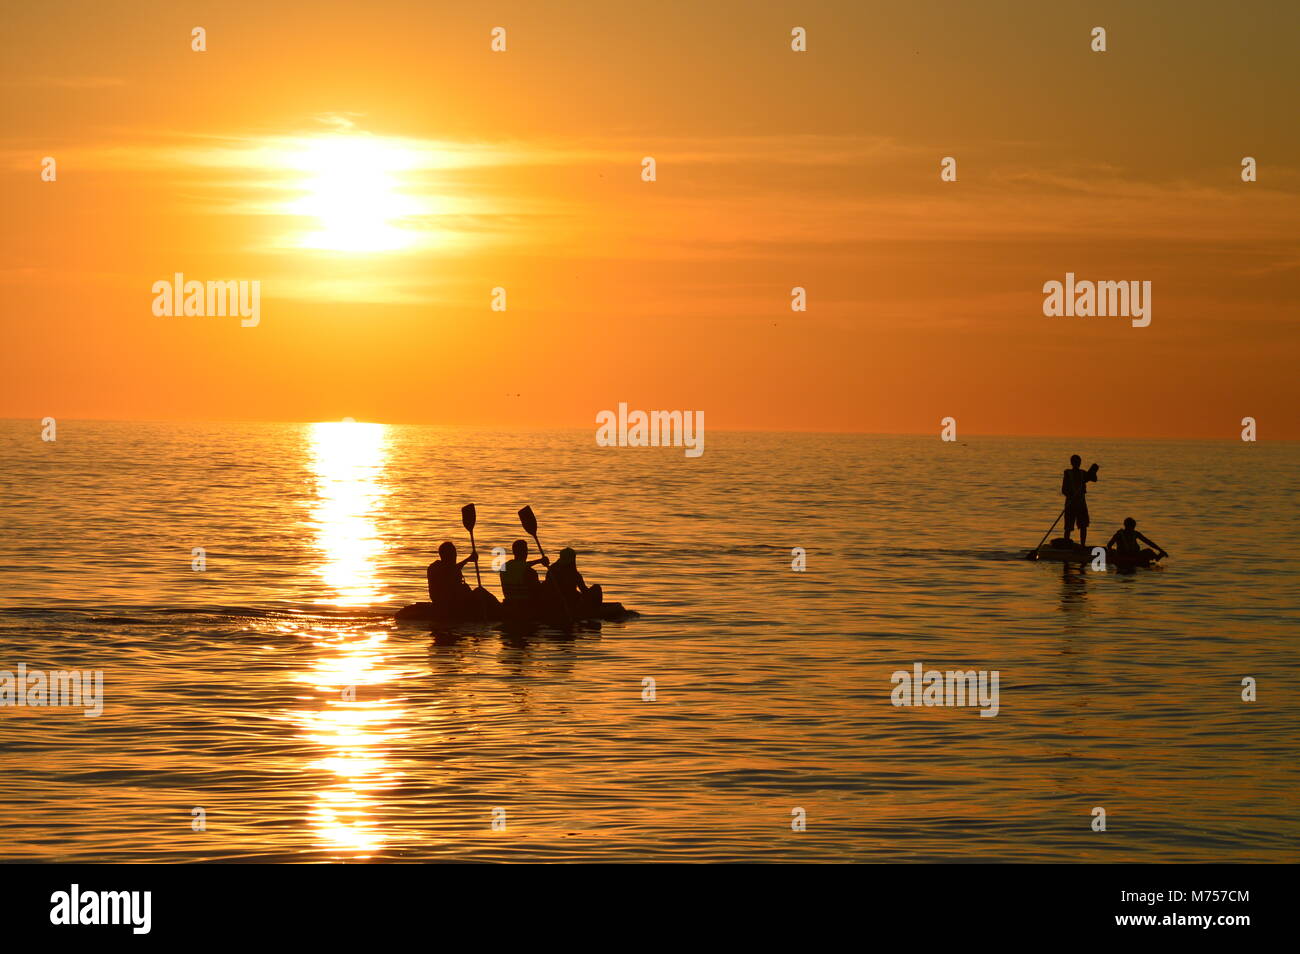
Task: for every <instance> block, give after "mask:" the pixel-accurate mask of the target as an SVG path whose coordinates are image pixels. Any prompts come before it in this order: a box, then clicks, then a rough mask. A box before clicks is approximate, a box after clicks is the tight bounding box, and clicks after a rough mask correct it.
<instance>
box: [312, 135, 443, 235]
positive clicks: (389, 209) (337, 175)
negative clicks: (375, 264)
mask: <svg viewBox="0 0 1300 954" xmlns="http://www.w3.org/2000/svg"><path fill="white" fill-rule="evenodd" d="M294 161H295V165H297V167H298V168H300V169H301V170H302V171H303V173H304V174H305V175H306V176H307V178H306V180H305V181H304V182H303V184H302V188H303V190H304V191H305V193H306V194H305V195H303V196H302V197H301V198H299V199H297V200H295V201H294V202H293V203H292V204H291V205H290V207H289V211H290V212H292V213H293V214H295V215H306V216H311V217H313V218H315V219H316V220H317V222H318V223H319V225H320V228H319V229H318V230H316V231H312V232H309V233H308V234H306V235H305V236H303V238H302V241H301V242H300V243H299V244H300V245H301V247H302V248H315V249H328V250H333V251H345V252H388V251H394V250H397V249H402V248H406V247H407V246H409V245H411V244H412V243H413V242H414V241H415V238H416V233H415V232H413V231H411V230H409V229H405V228H403V227H402V220H403V219H404V218H405V217H407V216H413V215H417V214H419V213H420V212H421V209H420V206H419V203H418V202H417V200H416V199H415V198H413V197H412V196H410V195H409V194H407V193H406V192H404V190H403V183H402V173H404V172H407V171H409V170H410V169H412V168H414V167H415V166H416V165H417V160H416V157H415V156H414V155H413V154H412V153H411V152H410V151H409V150H406V149H403V148H402V147H400V146H397V145H393V144H390V143H386V142H384V141H382V140H374V139H369V138H366V137H363V136H329V137H321V138H319V139H314V140H311V141H309V142H308V143H306V144H305V145H304V147H303V149H302V151H301V152H300V153H298V154H297V155H296V156H295V157H294Z"/></svg>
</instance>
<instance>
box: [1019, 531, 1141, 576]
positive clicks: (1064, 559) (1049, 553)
mask: <svg viewBox="0 0 1300 954" xmlns="http://www.w3.org/2000/svg"><path fill="white" fill-rule="evenodd" d="M1092 551H1093V548H1092V547H1085V546H1080V545H1079V544H1077V543H1073V542H1071V541H1067V540H1065V539H1064V538H1061V537H1058V538H1057V539H1055V540H1053V541H1052V542H1051V543H1050V544H1048V545H1047V546H1045V547H1039V548H1038V549H1037V550H1026V551H1025V559H1026V560H1049V561H1052V562H1054V563H1091V562H1092V561H1093V559H1094V557H1095V554H1094V553H1093V552H1092ZM1154 562H1155V561H1154V560H1153V559H1152V554H1150V553H1135V554H1127V553H1116V552H1115V551H1114V550H1107V551H1106V565H1107V566H1115V567H1119V568H1120V569H1128V568H1131V567H1135V566H1151V564H1152V563H1154Z"/></svg>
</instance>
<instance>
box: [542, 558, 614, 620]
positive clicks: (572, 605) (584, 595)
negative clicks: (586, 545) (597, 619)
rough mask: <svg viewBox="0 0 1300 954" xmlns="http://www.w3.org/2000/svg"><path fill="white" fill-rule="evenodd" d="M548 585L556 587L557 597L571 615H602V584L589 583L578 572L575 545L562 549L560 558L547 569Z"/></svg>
mask: <svg viewBox="0 0 1300 954" xmlns="http://www.w3.org/2000/svg"><path fill="white" fill-rule="evenodd" d="M546 585H547V586H549V587H552V588H553V589H554V591H555V596H556V598H558V599H559V600H560V602H561V603H562V604H563V605H564V607H565V609H567V610H568V611H569V614H570V615H571V616H573V617H575V618H577V619H583V618H585V617H588V616H599V615H600V607H601V604H602V603H604V601H605V599H604V595H603V593H602V592H601V588H600V584H599V583H597V584H596V585H595V586H588V585H587V582H586V580H584V579H583V578H582V574H581V573H579V572H578V551H577V550H575V549H573V547H565V548H564V549H563V550H561V551H560V558H559V559H558V560H556V561H555V562H554V563H552V564H551V566H550V568H549V569H548V570H547V571H546Z"/></svg>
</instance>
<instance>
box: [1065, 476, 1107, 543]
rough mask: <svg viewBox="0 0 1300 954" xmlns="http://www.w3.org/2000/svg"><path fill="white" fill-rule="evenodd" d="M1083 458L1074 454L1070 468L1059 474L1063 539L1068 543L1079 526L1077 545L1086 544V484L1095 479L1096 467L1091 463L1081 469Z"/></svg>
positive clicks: (1087, 522)
mask: <svg viewBox="0 0 1300 954" xmlns="http://www.w3.org/2000/svg"><path fill="white" fill-rule="evenodd" d="M1082 465H1083V458H1082V457H1080V456H1079V455H1078V454H1075V455H1074V456H1073V457H1071V458H1070V469H1069V470H1067V471H1066V472H1065V473H1064V474H1062V476H1061V496H1063V497H1064V498H1065V539H1066V542H1067V543H1068V542H1069V540H1070V534H1071V533H1073V532H1074V528H1075V526H1076V525H1077V526H1078V528H1079V546H1083V547H1086V546H1087V545H1088V524H1089V523H1090V522H1091V521H1090V520H1089V518H1088V497H1087V493H1088V484H1089V483H1095V482H1096V480H1097V468H1098V467H1100V466H1101V465H1100V464H1093V465H1092V466H1091V467H1089V468H1088V469H1087V470H1081V469H1080V467H1081V466H1082Z"/></svg>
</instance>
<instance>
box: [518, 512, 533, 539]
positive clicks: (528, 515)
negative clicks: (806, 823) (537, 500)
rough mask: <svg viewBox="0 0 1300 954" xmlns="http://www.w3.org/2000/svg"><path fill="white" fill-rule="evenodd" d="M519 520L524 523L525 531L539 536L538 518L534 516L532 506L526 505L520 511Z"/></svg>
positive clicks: (531, 535) (530, 534)
mask: <svg viewBox="0 0 1300 954" xmlns="http://www.w3.org/2000/svg"><path fill="white" fill-rule="evenodd" d="M519 522H520V523H522V524H523V525H524V533H526V534H528V535H529V536H530V537H536V536H537V518H536V517H535V516H533V508H532V507H525V508H524V509H523V510H521V511H519Z"/></svg>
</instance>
